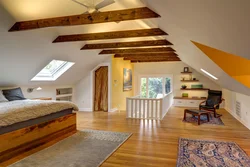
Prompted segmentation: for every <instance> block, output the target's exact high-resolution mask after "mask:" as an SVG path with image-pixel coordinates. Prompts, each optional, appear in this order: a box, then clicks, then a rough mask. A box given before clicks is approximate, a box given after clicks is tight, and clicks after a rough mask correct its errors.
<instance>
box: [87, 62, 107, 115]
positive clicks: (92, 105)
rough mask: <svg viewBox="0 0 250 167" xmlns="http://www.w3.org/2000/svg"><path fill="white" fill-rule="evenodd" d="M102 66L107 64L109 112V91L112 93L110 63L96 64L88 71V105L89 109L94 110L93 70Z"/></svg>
mask: <svg viewBox="0 0 250 167" xmlns="http://www.w3.org/2000/svg"><path fill="white" fill-rule="evenodd" d="M102 66H108V112H111V111H112V110H111V100H112V98H111V93H112V90H111V89H112V88H111V72H112V69H111V63H101V64H98V65H97V66H96V67H95V68H94V69H93V70H91V72H90V89H91V90H90V91H91V92H90V105H91V110H92V111H94V94H95V75H94V74H95V71H96V70H97V69H98V68H100V67H102Z"/></svg>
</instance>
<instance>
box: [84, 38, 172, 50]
mask: <svg viewBox="0 0 250 167" xmlns="http://www.w3.org/2000/svg"><path fill="white" fill-rule="evenodd" d="M167 45H173V44H172V43H171V42H169V41H167V40H151V41H134V42H115V43H99V44H86V45H84V46H83V47H82V48H81V50H88V49H106V48H126V47H144V46H167Z"/></svg>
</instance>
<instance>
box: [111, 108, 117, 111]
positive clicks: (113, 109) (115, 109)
mask: <svg viewBox="0 0 250 167" xmlns="http://www.w3.org/2000/svg"><path fill="white" fill-rule="evenodd" d="M115 111H118V108H112V109H111V110H110V111H109V112H115Z"/></svg>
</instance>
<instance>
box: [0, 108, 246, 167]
mask: <svg viewBox="0 0 250 167" xmlns="http://www.w3.org/2000/svg"><path fill="white" fill-rule="evenodd" d="M183 111H184V108H176V107H172V108H171V109H170V111H169V112H168V113H167V115H166V116H165V117H164V119H163V120H162V121H152V120H136V119H126V112H125V111H123V112H113V113H107V112H94V113H92V112H78V113H77V127H78V130H81V129H96V130H106V131H116V132H131V133H133V135H132V136H131V137H130V138H129V139H128V140H127V141H126V142H125V143H124V144H123V145H122V146H121V147H120V148H119V149H118V150H117V151H116V152H115V153H114V154H113V155H111V156H110V157H109V158H108V159H107V160H106V161H105V162H104V163H103V164H102V167H130V166H136V167H150V166H154V167H172V166H176V159H177V152H178V139H179V137H185V138H191V139H209V140H218V141H233V142H236V143H237V144H238V145H239V146H240V147H241V148H242V149H243V150H244V151H245V152H246V153H247V154H248V155H250V142H249V141H250V130H248V129H247V128H246V127H244V126H243V125H242V124H241V123H240V122H239V121H237V120H236V119H235V118H234V117H232V116H231V115H230V114H229V113H228V112H227V111H225V110H224V109H220V110H219V111H218V112H219V113H220V114H223V116H222V117H221V118H222V121H223V122H224V123H225V126H219V125H208V124H202V125H200V126H198V125H197V124H190V123H184V122H182V119H183ZM62 138H64V137H62ZM59 140H60V139H59V138H58V139H57V140H55V141H51V142H50V143H47V144H46V145H45V146H43V147H41V148H37V149H35V150H32V151H29V152H27V153H25V154H22V155H20V156H19V157H16V158H13V159H11V160H9V161H7V162H5V163H3V164H0V166H1V167H2V166H7V165H9V164H11V163H14V162H16V161H18V160H20V159H22V158H24V157H26V156H28V155H31V154H33V153H34V152H36V151H39V150H41V149H44V148H46V147H48V146H50V145H52V144H54V143H56V142H58V141H59Z"/></svg>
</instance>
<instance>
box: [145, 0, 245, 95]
mask: <svg viewBox="0 0 250 167" xmlns="http://www.w3.org/2000/svg"><path fill="white" fill-rule="evenodd" d="M144 3H145V4H146V5H147V6H148V7H149V8H151V9H153V10H155V11H156V12H158V14H160V15H161V16H162V17H161V18H160V20H159V22H154V24H155V25H158V26H159V27H160V28H162V29H163V30H165V31H167V32H168V33H169V34H170V35H169V37H168V39H169V40H170V41H171V42H173V44H174V48H175V49H176V50H177V53H178V55H179V56H180V57H181V59H182V61H184V62H185V63H186V64H188V65H190V66H191V67H193V68H194V69H196V70H197V71H200V69H201V68H203V69H205V70H207V71H208V72H210V73H212V74H215V75H216V76H217V77H218V78H219V80H218V81H215V82H216V83H218V84H219V85H221V86H222V87H223V88H227V89H230V90H234V91H236V92H239V93H243V94H246V95H250V89H249V88H247V87H246V86H244V85H243V84H241V83H239V82H238V81H236V80H235V79H233V78H232V77H230V76H229V75H228V74H227V73H225V72H224V71H223V70H222V69H221V68H220V67H219V66H218V65H217V64H215V63H214V62H213V61H212V60H211V59H210V58H209V57H207V56H206V55H205V54H204V53H203V52H202V51H201V50H199V48H197V47H196V46H195V45H194V44H193V43H192V42H191V40H193V41H197V42H199V43H202V44H205V45H208V46H211V47H214V48H217V49H219V50H223V51H225V52H227V53H231V54H234V55H238V56H241V57H244V58H247V59H250V54H249V53H250V47H249V43H250V38H249V28H250V19H249V16H250V10H249V8H250V1H249V0H241V1H235V0H219V1H218V0H192V1H186V0H154V1H151V0H144ZM225 61H227V60H225ZM235 63H237V62H235Z"/></svg>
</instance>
